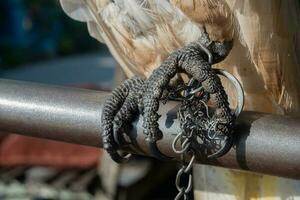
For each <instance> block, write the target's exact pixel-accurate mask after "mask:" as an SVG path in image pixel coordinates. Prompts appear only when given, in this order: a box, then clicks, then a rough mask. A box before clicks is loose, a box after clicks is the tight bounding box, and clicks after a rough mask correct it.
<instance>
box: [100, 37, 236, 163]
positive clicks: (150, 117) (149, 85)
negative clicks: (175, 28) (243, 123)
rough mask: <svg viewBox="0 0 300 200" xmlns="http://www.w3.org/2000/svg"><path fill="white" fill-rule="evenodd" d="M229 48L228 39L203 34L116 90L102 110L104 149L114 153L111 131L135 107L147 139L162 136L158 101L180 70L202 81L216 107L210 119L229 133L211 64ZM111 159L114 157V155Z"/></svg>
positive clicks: (227, 117)
mask: <svg viewBox="0 0 300 200" xmlns="http://www.w3.org/2000/svg"><path fill="white" fill-rule="evenodd" d="M203 46H204V47H205V48H203ZM231 47H232V44H231V43H230V42H224V43H220V42H210V41H209V39H208V37H207V36H206V35H204V36H203V37H202V38H200V39H199V41H196V42H194V43H191V44H189V45H187V46H185V47H183V48H181V49H178V50H177V51H174V52H173V53H172V54H171V55H170V56H169V57H168V58H167V59H166V60H165V61H164V62H163V63H162V65H161V66H160V67H159V68H157V69H156V70H154V71H153V73H152V74H151V76H150V77H149V79H147V80H145V81H142V80H141V79H139V78H137V77H134V78H133V79H130V80H127V81H125V82H124V83H123V84H122V85H121V86H120V87H118V88H117V89H115V90H114V92H113V94H112V97H111V98H110V99H108V101H107V104H106V105H105V106H104V111H103V119H102V123H103V129H104V132H103V143H104V149H106V150H107V151H108V152H109V153H110V154H111V155H114V152H115V151H116V145H115V144H114V143H115V142H114V140H113V137H112V134H113V131H118V130H119V129H121V128H122V126H123V124H124V122H128V121H129V120H130V119H132V117H133V113H136V112H137V111H138V110H142V114H143V128H144V134H145V135H146V140H147V141H148V142H149V143H150V144H155V143H156V141H157V140H159V139H161V137H162V133H161V131H160V130H159V125H158V119H159V117H160V116H159V114H158V113H157V111H158V108H159V101H160V100H161V97H162V95H163V92H164V90H165V89H166V88H167V87H168V85H169V82H170V80H171V79H172V78H173V77H174V76H175V75H176V74H177V73H180V72H186V73H187V74H188V75H189V76H190V77H193V78H195V79H196V80H198V81H199V82H201V83H202V86H203V89H204V91H205V92H207V93H209V94H210V99H211V100H212V102H213V103H214V105H215V107H216V110H215V113H214V116H213V119H214V120H217V121H218V123H217V126H216V131H219V132H221V133H222V134H229V132H230V129H231V126H232V123H233V121H234V116H233V115H232V113H231V110H230V108H229V103H228V99H227V95H226V92H225V91H224V88H223V86H222V84H221V81H220V78H219V77H218V76H217V75H216V73H215V71H214V70H212V68H211V64H213V63H217V62H219V61H221V60H223V59H224V58H225V57H226V56H227V54H228V53H229V51H230V49H231ZM207 51H209V52H210V53H211V55H212V58H213V59H212V60H211V62H212V63H209V61H208V60H209V57H208V54H207ZM113 121H114V122H115V123H113ZM152 146H153V145H152ZM112 158H113V159H114V160H117V159H115V158H114V157H113V156H112Z"/></svg>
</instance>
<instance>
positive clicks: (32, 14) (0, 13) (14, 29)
mask: <svg viewBox="0 0 300 200" xmlns="http://www.w3.org/2000/svg"><path fill="white" fill-rule="evenodd" d="M116 65H117V64H116V62H115V61H114V59H113V58H112V57H111V55H110V53H109V51H108V49H107V48H106V46H105V45H103V44H100V43H99V42H97V41H96V40H94V39H93V38H91V37H90V36H89V34H88V32H87V27H86V24H85V23H79V22H76V21H74V20H72V19H70V18H69V17H68V16H67V15H66V14H65V13H64V12H63V11H62V9H61V7H60V5H59V2H58V0H43V1H40V0H1V1H0V75H1V78H6V79H14V80H23V81H33V82H39V83H46V84H56V85H65V86H72V87H83V88H88V89H95V90H110V89H111V88H113V85H115V84H118V83H119V82H120V81H122V79H123V78H124V76H123V75H122V72H121V71H120V70H118V69H119V68H115V66H116ZM16 126H17V124H16ZM157 167H159V168H160V170H159V171H158V170H157ZM175 173H176V165H175V164H174V163H163V162H158V161H155V160H151V159H146V158H143V157H137V158H136V159H134V160H133V161H132V162H130V163H128V164H125V165H121V166H120V165H116V164H115V163H113V162H111V161H110V159H109V158H107V157H106V155H105V153H102V152H101V151H100V150H99V149H97V148H91V147H84V146H80V145H73V144H66V143H61V142H54V141H49V140H41V139H35V138H30V137H24V136H18V135H14V134H8V135H7V134H1V141H0V200H2V199H3V200H4V199H5V200H6V199H14V200H16V199H20V200H21V199H22V200H25V199H28V200H30V199H36V200H43V199H45V200H46V199H47V200H50V199H53V200H54V199H62V200H64V199H72V200H74V199H79V200H81V199H99V200H102V199H173V198H174V196H175V195H176V189H175V187H174V181H175V178H174V175H175Z"/></svg>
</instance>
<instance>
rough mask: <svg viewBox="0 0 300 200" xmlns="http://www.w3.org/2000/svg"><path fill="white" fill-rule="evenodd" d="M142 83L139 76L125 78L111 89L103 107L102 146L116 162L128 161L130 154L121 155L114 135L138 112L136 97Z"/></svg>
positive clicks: (138, 94)
mask: <svg viewBox="0 0 300 200" xmlns="http://www.w3.org/2000/svg"><path fill="white" fill-rule="evenodd" d="M143 83H144V81H143V80H142V79H141V78H139V77H133V78H132V79H128V80H126V81H125V82H124V83H122V84H121V85H120V86H119V87H117V88H116V89H115V90H113V92H112V95H111V97H109V98H108V99H107V101H106V103H105V105H104V107H103V112H102V129H103V130H102V131H103V132H102V142H103V148H104V149H105V150H106V151H107V152H108V153H109V154H110V156H111V158H112V159H113V160H114V161H116V162H118V163H120V162H126V161H128V159H129V157H130V154H127V155H125V156H123V155H122V154H120V153H119V152H118V149H119V148H120V145H121V144H118V141H116V140H115V139H114V138H115V137H114V135H116V134H118V133H119V131H120V129H121V128H122V127H123V125H124V124H125V123H126V122H129V121H130V120H131V119H132V117H133V114H134V113H136V112H138V99H139V98H140V92H141V88H142V87H143Z"/></svg>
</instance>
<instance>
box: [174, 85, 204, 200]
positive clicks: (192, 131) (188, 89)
mask: <svg viewBox="0 0 300 200" xmlns="http://www.w3.org/2000/svg"><path fill="white" fill-rule="evenodd" d="M193 84H194V79H191V80H190V81H189V83H188V84H187V85H186V86H184V87H181V90H182V91H184V93H183V97H184V98H183V103H182V105H181V107H180V108H179V110H178V113H177V114H178V119H179V121H180V128H181V132H180V133H179V134H178V135H177V136H176V137H175V138H174V140H173V143H172V149H173V151H174V152H175V153H177V154H180V155H181V157H182V166H181V168H180V169H179V170H178V172H177V175H176V180H175V185H176V188H177V190H178V194H177V195H176V197H175V200H180V199H184V200H187V199H189V193H190V192H191V190H192V186H193V176H192V167H193V163H194V161H195V152H194V151H193V150H192V148H191V145H192V140H193V138H195V136H196V134H197V128H196V126H195V125H193V124H191V122H192V120H191V117H192V116H191V115H190V114H185V111H186V109H187V107H188V106H189V105H190V101H191V100H192V99H193V97H194V95H195V94H196V93H198V92H200V91H201V89H202V87H198V88H196V89H193V87H192V85H193ZM207 112H208V111H207ZM179 142H181V143H180V144H179ZM176 146H180V149H179V148H177V147H176ZM187 155H188V156H189V157H190V160H189V162H188V163H187V162H185V156H187ZM184 177H188V182H187V185H186V186H183V185H182V180H183V178H184Z"/></svg>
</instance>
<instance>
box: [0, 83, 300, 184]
mask: <svg viewBox="0 0 300 200" xmlns="http://www.w3.org/2000/svg"><path fill="white" fill-rule="evenodd" d="M0 94H1V95H0V130H1V131H3V132H9V133H17V134H21V135H27V136H33V137H39V138H48V139H53V140H59V141H65V142H70V143H77V144H82V145H89V146H95V147H101V145H102V144H101V142H100V141H101V110H102V105H103V103H104V101H105V99H106V97H107V95H108V94H109V93H107V92H99V91H94V90H85V89H76V88H67V87H59V86H51V85H43V84H36V83H29V82H21V81H12V80H1V79H0ZM176 109H177V103H176V102H168V103H167V104H166V105H161V109H160V110H159V112H160V114H161V115H162V117H161V118H160V121H159V123H160V129H161V130H162V132H163V133H164V137H163V139H162V140H160V141H159V142H158V148H159V150H160V151H161V152H162V153H164V154H165V155H167V156H169V157H174V158H175V159H178V160H179V159H180V156H179V155H177V154H175V153H174V152H173V151H172V147H171V144H172V141H173V139H174V137H175V136H176V133H178V132H179V122H178V121H177V120H176ZM234 134H236V135H237V137H236V138H237V139H236V141H235V147H234V148H232V149H231V150H230V152H228V153H227V154H226V155H225V156H223V157H221V158H218V159H214V160H204V159H203V158H197V162H198V163H205V164H210V165H215V166H223V167H226V168H234V169H245V170H250V171H254V172H260V173H264V174H271V175H277V176H283V177H289V178H294V179H300V118H295V117H290V116H276V115H269V114H261V113H253V112H244V113H243V114H242V115H241V117H240V118H239V119H238V125H237V126H236V131H235V133H234ZM129 137H130V138H131V140H132V141H133V145H132V146H130V147H128V150H130V151H132V152H135V153H139V154H144V155H149V154H150V153H149V150H148V148H147V146H146V142H145V141H144V135H143V134H142V127H141V118H139V119H138V120H136V122H135V123H134V124H133V126H132V128H131V129H130V130H129ZM125 139H126V138H125ZM127 139H128V138H127Z"/></svg>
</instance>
